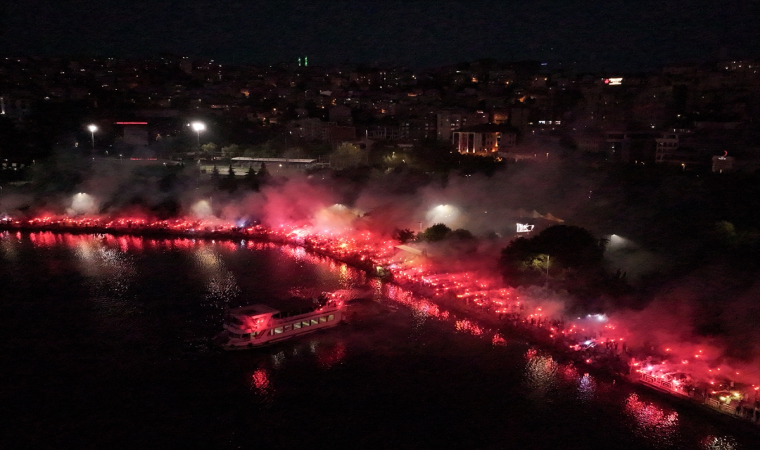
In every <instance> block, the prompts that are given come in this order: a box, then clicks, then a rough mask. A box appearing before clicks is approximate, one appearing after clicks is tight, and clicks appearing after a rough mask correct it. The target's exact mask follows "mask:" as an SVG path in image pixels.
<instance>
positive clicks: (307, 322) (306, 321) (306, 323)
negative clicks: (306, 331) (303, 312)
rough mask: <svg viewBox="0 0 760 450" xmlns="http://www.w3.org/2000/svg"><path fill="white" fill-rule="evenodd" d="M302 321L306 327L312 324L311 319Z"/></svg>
mask: <svg viewBox="0 0 760 450" xmlns="http://www.w3.org/2000/svg"><path fill="white" fill-rule="evenodd" d="M301 323H302V324H303V326H305V327H308V326H309V325H311V324H310V323H309V321H308V320H304V321H303V322H301Z"/></svg>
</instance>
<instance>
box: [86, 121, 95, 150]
mask: <svg viewBox="0 0 760 450" xmlns="http://www.w3.org/2000/svg"><path fill="white" fill-rule="evenodd" d="M87 129H88V130H90V136H91V137H92V149H93V150H95V132H96V131H98V127H97V125H93V124H90V125H87Z"/></svg>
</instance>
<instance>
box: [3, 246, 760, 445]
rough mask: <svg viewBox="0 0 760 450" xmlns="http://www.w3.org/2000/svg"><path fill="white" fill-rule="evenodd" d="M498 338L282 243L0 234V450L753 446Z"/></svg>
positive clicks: (647, 394) (724, 429)
mask: <svg viewBox="0 0 760 450" xmlns="http://www.w3.org/2000/svg"><path fill="white" fill-rule="evenodd" d="M356 287H367V288H369V289H370V290H369V294H368V295H367V296H366V297H367V298H366V300H364V301H362V302H357V304H356V305H355V306H352V309H351V312H350V314H349V316H350V320H349V321H348V323H346V324H341V325H340V326H338V327H337V328H333V329H330V330H323V331H320V332H317V333H313V334H310V335H306V336H303V337H300V338H295V339H293V340H290V341H286V342H283V343H280V344H275V345H273V346H270V347H266V348H262V349H255V350H247V351H237V352H225V351H222V350H219V349H217V348H215V347H214V346H213V345H212V344H211V342H210V341H211V339H212V338H213V336H214V335H215V334H217V333H218V332H220V331H221V322H222V317H223V314H224V312H225V310H226V309H227V308H231V307H237V306H242V305H247V304H252V303H266V304H269V305H271V306H274V307H283V306H284V305H287V304H289V303H292V302H293V300H286V299H287V298H288V297H291V296H303V297H311V296H315V295H318V294H319V293H321V292H323V291H330V290H335V289H343V288H356ZM498 331H499V330H494V329H489V328H488V327H487V326H483V325H480V324H477V323H476V322H474V321H468V320H467V319H466V318H464V317H456V316H455V315H454V314H453V313H451V314H446V311H443V310H441V309H438V308H436V307H435V305H433V304H430V303H427V302H425V301H424V299H416V298H414V297H413V296H410V295H409V294H408V293H407V292H404V291H403V290H401V289H399V288H396V287H394V286H389V285H383V284H381V283H379V282H378V281H376V280H368V279H366V277H365V275H364V274H363V273H362V272H359V271H356V270H354V269H352V268H350V267H347V266H346V265H344V264H341V263H336V262H334V261H331V260H329V259H324V258H321V257H318V256H314V255H311V254H309V253H307V252H305V251H304V250H303V249H301V248H298V247H291V246H276V245H273V244H264V243H256V242H252V241H238V242H231V241H216V242H215V241H210V240H206V241H203V240H192V239H153V238H141V237H124V236H122V237H115V236H111V235H72V234H55V233H49V232H41V233H9V232H0V334H1V339H0V358H1V359H2V365H1V366H0V380H2V383H1V384H0V413H2V417H3V419H2V427H0V442H1V444H0V447H2V448H9V449H10V448H40V449H45V448H51V449H53V448H55V449H60V448H73V449H84V448H88V449H89V448H92V449H104V448H109V449H111V448H129V449H137V448H140V449H142V448H185V449H186V448H208V449H215V448H220V449H228V448H234V449H236V448H241V449H279V448H282V449H286V448H287V449H296V448H299V449H300V448H333V449H343V448H350V449H375V448H377V449H428V448H429V449H440V448H455V449H479V448H484V449H491V448H493V449H565V450H570V449H747V450H752V449H757V448H760V440H758V439H759V438H758V436H759V435H760V434H759V433H758V432H757V431H756V430H757V428H756V427H754V426H753V425H750V424H744V423H741V422H738V421H735V420H733V419H731V418H728V417H723V416H720V415H718V414H716V413H711V412H709V411H703V410H702V409H700V408H697V407H694V406H691V405H689V404H685V403H681V402H679V401H676V400H673V399H670V398H668V397H666V396H663V395H660V394H657V393H653V392H651V391H649V390H647V389H645V388H642V387H637V386H632V385H628V384H625V383H619V382H615V383H613V381H612V380H605V379H601V378H599V377H598V376H597V375H595V374H587V373H586V372H585V371H584V370H583V369H582V368H578V367H575V366H573V365H572V363H568V362H563V361H557V360H555V359H554V358H553V357H552V356H551V355H549V354H547V353H545V352H543V351H542V350H541V349H537V348H532V347H531V346H530V345H529V344H527V343H526V342H524V341H522V340H521V339H520V338H519V337H515V336H510V335H509V334H508V333H507V332H502V335H503V336H504V340H503V341H502V340H501V339H498V338H497V339H496V340H494V336H495V334H496V333H497V332H498Z"/></svg>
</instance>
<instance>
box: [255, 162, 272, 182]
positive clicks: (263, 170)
mask: <svg viewBox="0 0 760 450" xmlns="http://www.w3.org/2000/svg"><path fill="white" fill-rule="evenodd" d="M256 178H257V179H258V181H259V185H262V184H267V183H269V182H270V181H271V180H272V175H270V174H269V171H268V170H267V165H266V163H261V167H259V171H258V173H256Z"/></svg>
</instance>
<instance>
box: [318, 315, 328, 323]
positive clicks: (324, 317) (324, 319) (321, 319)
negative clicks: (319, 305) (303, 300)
mask: <svg viewBox="0 0 760 450" xmlns="http://www.w3.org/2000/svg"><path fill="white" fill-rule="evenodd" d="M325 322H327V317H326V316H322V317H320V318H319V323H325Z"/></svg>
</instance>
